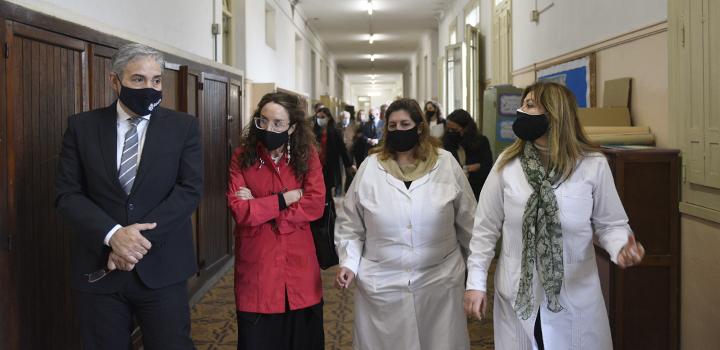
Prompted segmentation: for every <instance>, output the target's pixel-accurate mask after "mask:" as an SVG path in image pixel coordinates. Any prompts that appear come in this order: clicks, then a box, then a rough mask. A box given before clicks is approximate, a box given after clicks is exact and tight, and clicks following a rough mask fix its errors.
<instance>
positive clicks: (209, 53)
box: [10, 0, 222, 59]
mask: <svg viewBox="0 0 720 350" xmlns="http://www.w3.org/2000/svg"><path fill="white" fill-rule="evenodd" d="M215 1H217V0H215ZM10 2H14V3H17V4H18V5H21V6H26V7H29V8H31V9H33V10H36V11H40V12H43V13H46V14H49V15H53V16H56V17H60V18H63V19H73V20H74V22H80V21H77V20H76V19H81V21H82V22H85V23H96V24H97V25H92V26H91V27H92V28H93V29H96V30H100V31H103V32H106V33H109V34H115V35H118V36H121V37H127V35H126V34H131V35H134V36H140V37H143V38H146V39H150V40H153V41H157V42H161V43H164V44H165V45H168V46H172V47H175V48H177V49H179V50H182V51H185V52H189V53H193V54H196V55H198V56H202V57H205V58H207V59H213V56H214V53H213V37H212V34H211V32H210V28H211V25H212V23H213V3H212V1H197V0H152V1H148V0H124V1H97V0H44V1H40V0H10ZM218 2H219V1H218ZM168 9H172V11H171V12H168ZM220 10H221V9H220ZM82 19H84V21H83V20H82ZM218 21H219V19H218ZM218 41H219V43H220V44H221V43H222V40H221V39H220V37H218ZM218 55H219V56H218V57H222V55H221V52H219V53H218Z"/></svg>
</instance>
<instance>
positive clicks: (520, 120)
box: [513, 110, 550, 141]
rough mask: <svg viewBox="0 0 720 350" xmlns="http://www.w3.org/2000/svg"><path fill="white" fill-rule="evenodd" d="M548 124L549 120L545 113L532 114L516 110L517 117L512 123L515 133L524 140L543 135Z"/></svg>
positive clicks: (531, 139)
mask: <svg viewBox="0 0 720 350" xmlns="http://www.w3.org/2000/svg"><path fill="white" fill-rule="evenodd" d="M549 126H550V121H548V118H547V116H546V115H545V114H538V115H532V114H527V113H525V112H522V111H520V110H518V111H517V119H515V122H514V123H513V132H515V135H516V136H517V137H519V138H520V139H522V140H525V141H535V140H536V139H538V138H539V137H540V136H543V135H545V133H546V132H547V131H548V127H549Z"/></svg>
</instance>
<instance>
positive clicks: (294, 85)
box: [236, 0, 341, 99]
mask: <svg viewBox="0 0 720 350" xmlns="http://www.w3.org/2000/svg"><path fill="white" fill-rule="evenodd" d="M236 1H237V3H238V7H240V8H242V10H243V11H244V12H243V13H242V14H239V16H241V19H240V22H241V23H242V24H241V25H238V26H236V37H242V38H243V40H244V42H245V45H239V46H241V47H238V48H237V51H236V52H237V56H242V57H244V59H243V60H238V63H239V64H244V66H240V68H241V69H243V70H245V72H246V76H247V78H248V79H250V80H252V81H254V82H258V83H275V84H277V85H278V86H280V87H283V88H286V89H290V90H294V91H298V92H302V93H306V94H308V95H309V96H310V97H311V98H312V99H317V98H319V96H320V95H330V96H338V92H339V91H340V88H339V87H337V86H336V85H337V83H336V81H337V79H336V76H337V75H338V74H341V73H340V72H338V71H337V69H336V64H335V58H334V57H333V56H332V55H331V54H330V53H329V52H328V50H327V48H326V47H325V44H324V43H323V42H322V41H321V40H320V39H319V37H317V36H316V35H315V33H313V32H312V31H311V30H310V29H309V28H308V27H306V26H305V15H304V14H303V13H302V11H301V9H300V8H299V7H296V8H295V13H294V15H293V13H292V10H291V8H290V3H289V2H288V1H281V0H236ZM266 3H267V4H269V5H270V6H272V7H273V8H275V25H276V26H275V48H274V49H273V48H272V47H270V46H268V45H267V44H266V43H265V6H266ZM296 35H298V36H300V37H301V38H302V40H300V41H297V42H296V41H295V36H296ZM296 44H300V45H302V46H303V48H302V50H303V59H302V62H301V65H296V62H295V45H296ZM311 50H314V51H315V53H316V56H315V57H316V59H315V62H312V60H311ZM321 59H322V60H323V61H324V62H326V63H327V64H328V65H329V67H330V75H329V86H328V85H326V83H325V82H321V80H320V77H321V74H322V70H323V69H324V68H323V67H321V66H320V60H321ZM312 64H315V65H316V66H315V67H316V76H315V77H312V76H311V73H310V72H311V71H312V68H311V65H312ZM296 69H302V70H303V74H301V76H302V81H295V80H296V79H295V77H296V74H295V71H296ZM311 79H315V81H316V86H317V91H316V93H315V94H313V91H311V90H312V84H311Z"/></svg>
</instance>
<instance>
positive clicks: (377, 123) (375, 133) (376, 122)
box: [354, 108, 385, 164]
mask: <svg viewBox="0 0 720 350" xmlns="http://www.w3.org/2000/svg"><path fill="white" fill-rule="evenodd" d="M384 125H385V122H384V121H383V120H381V119H380V110H379V109H377V108H372V109H370V120H368V121H367V122H365V123H362V124H361V125H360V129H359V130H358V140H357V141H358V142H357V143H356V144H355V146H354V147H358V148H359V149H358V150H356V152H355V157H356V158H357V162H358V164H360V163H362V162H363V161H364V160H365V158H366V157H367V155H368V152H369V151H370V149H371V148H373V147H375V146H377V144H378V143H379V142H380V140H381V139H382V136H383V127H384Z"/></svg>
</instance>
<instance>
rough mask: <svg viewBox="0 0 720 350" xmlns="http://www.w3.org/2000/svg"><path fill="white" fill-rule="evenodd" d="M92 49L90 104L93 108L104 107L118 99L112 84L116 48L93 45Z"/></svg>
mask: <svg viewBox="0 0 720 350" xmlns="http://www.w3.org/2000/svg"><path fill="white" fill-rule="evenodd" d="M90 51H91V52H92V54H91V55H90V57H91V60H90V70H91V71H92V74H91V80H90V100H91V101H90V106H91V109H97V108H103V107H106V106H109V105H110V104H111V103H113V102H114V101H115V100H116V99H117V94H116V93H115V91H114V90H113V89H112V86H111V85H110V72H112V55H113V54H114V53H115V51H116V50H115V49H112V48H109V47H105V46H102V45H91V47H90Z"/></svg>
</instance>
